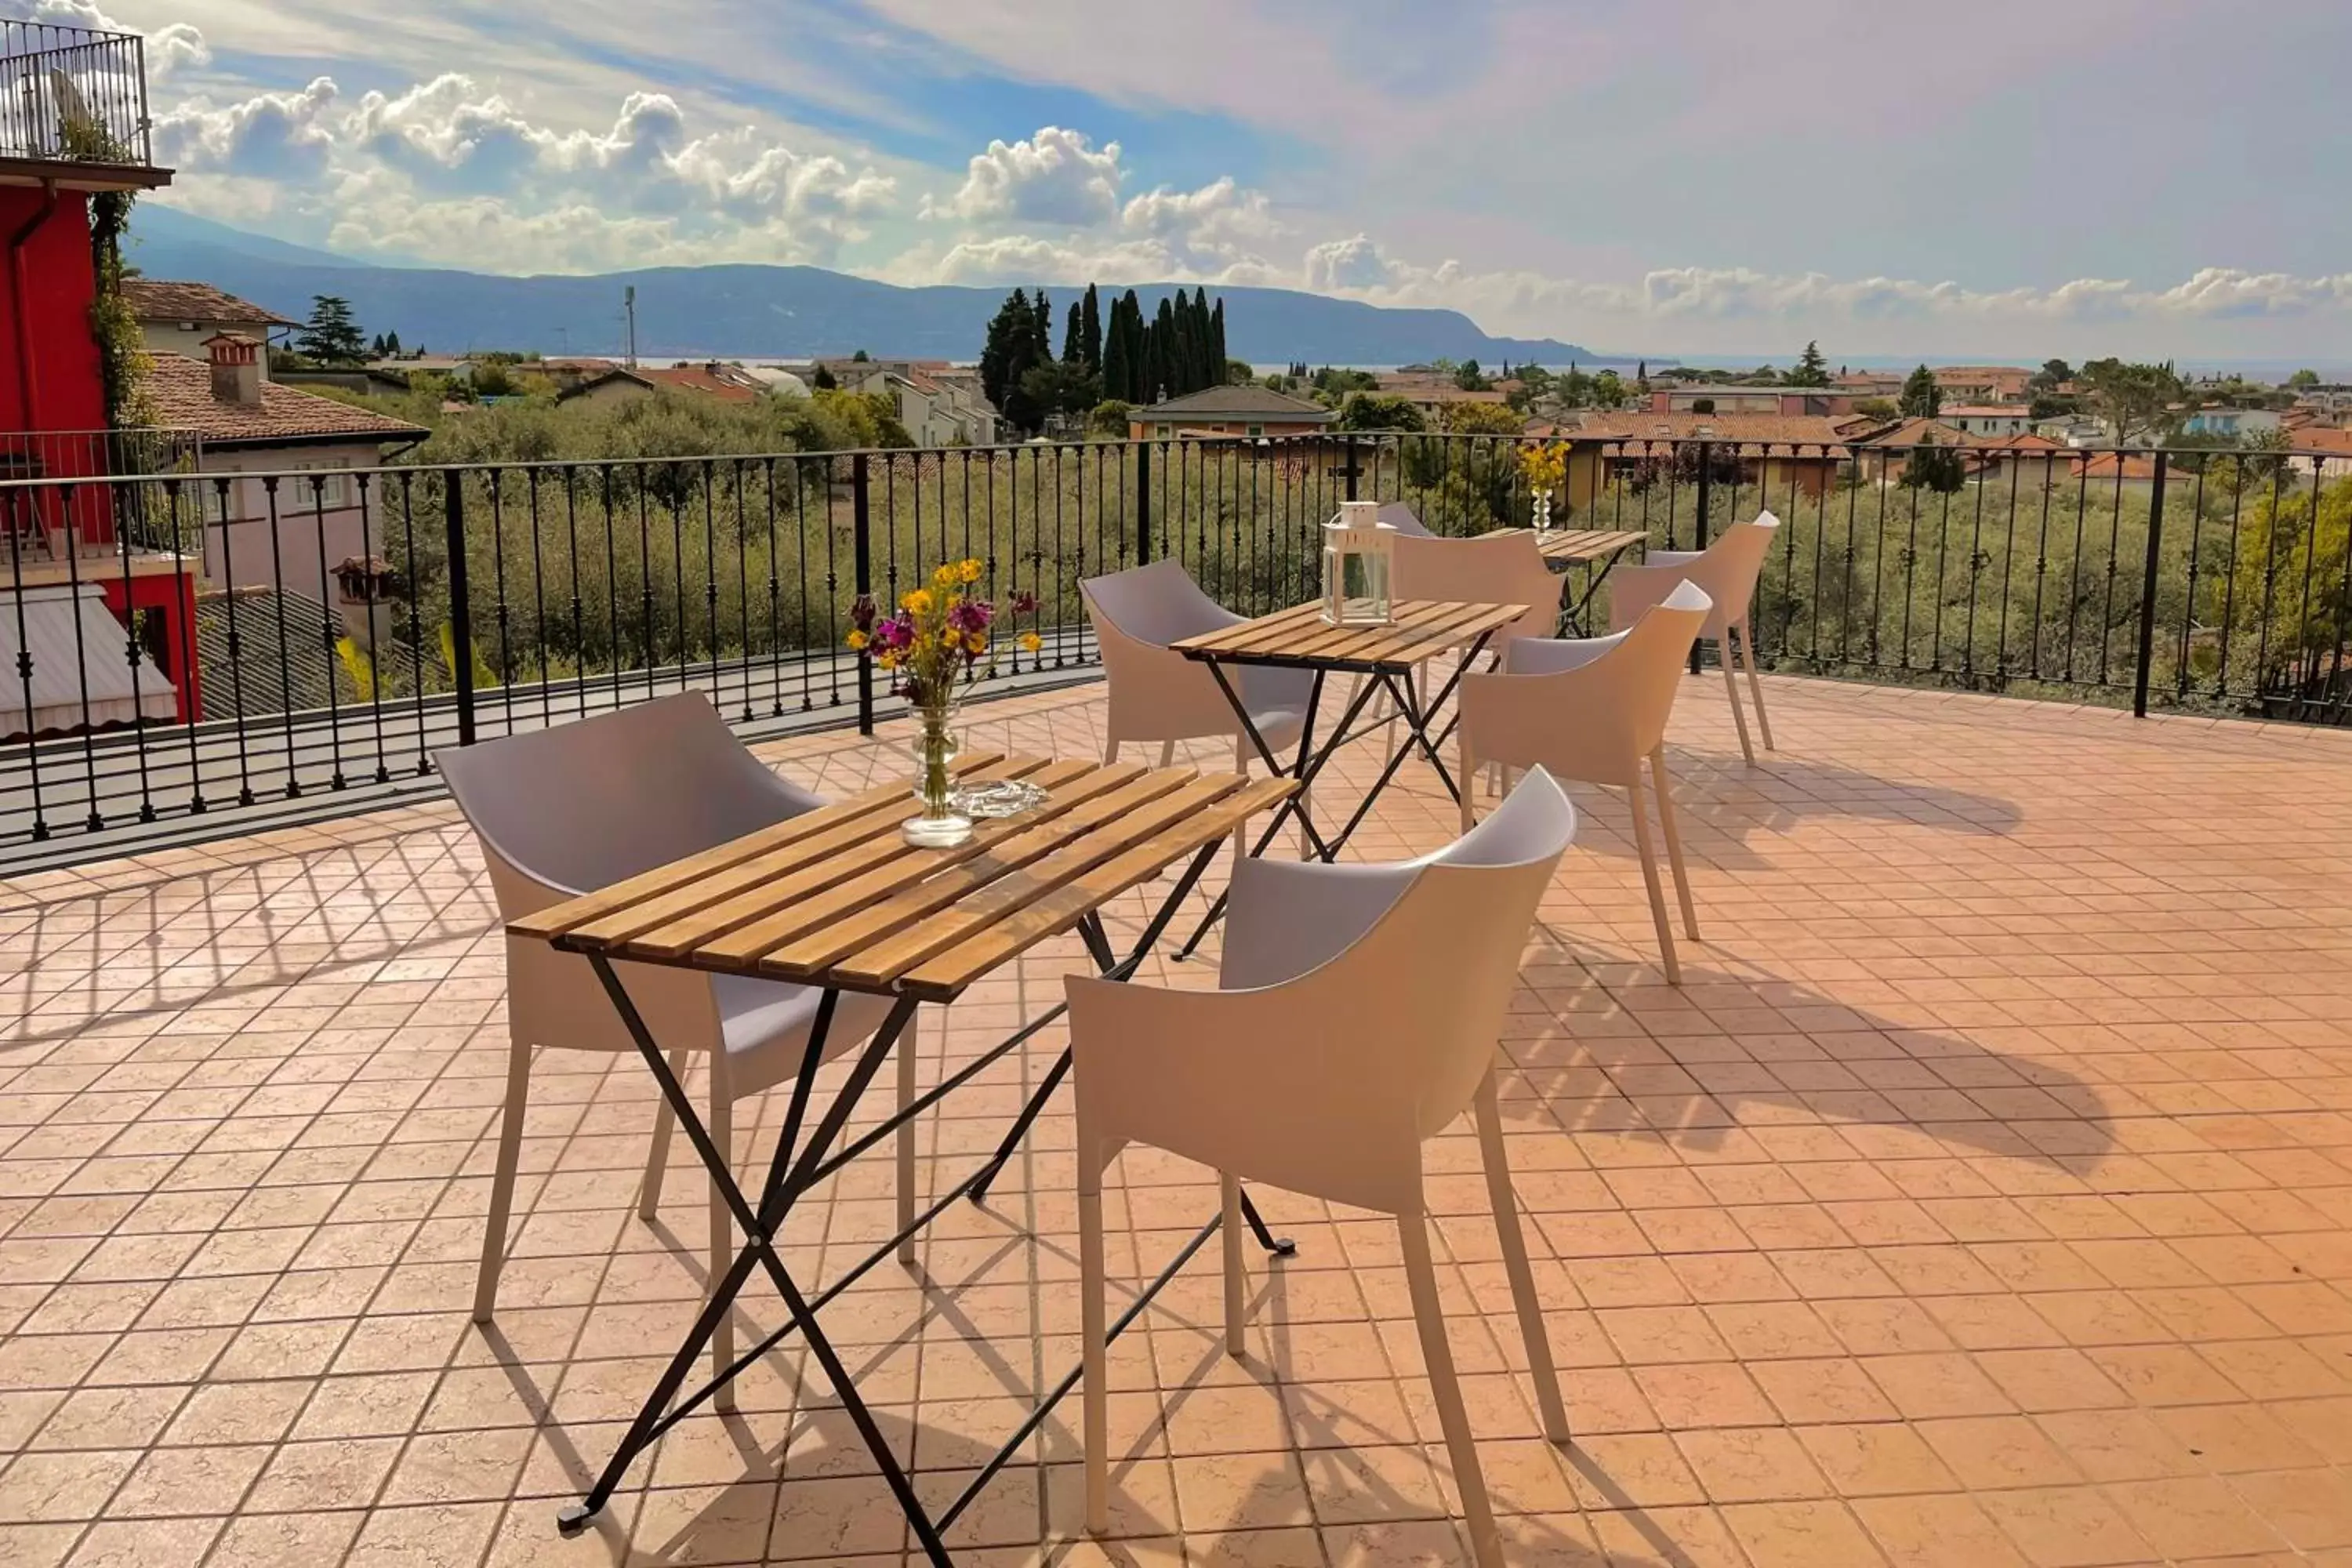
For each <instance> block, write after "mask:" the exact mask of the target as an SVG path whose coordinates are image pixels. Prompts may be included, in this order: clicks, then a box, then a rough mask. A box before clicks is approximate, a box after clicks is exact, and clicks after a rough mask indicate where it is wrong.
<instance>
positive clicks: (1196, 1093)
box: [1065, 772, 1576, 1568]
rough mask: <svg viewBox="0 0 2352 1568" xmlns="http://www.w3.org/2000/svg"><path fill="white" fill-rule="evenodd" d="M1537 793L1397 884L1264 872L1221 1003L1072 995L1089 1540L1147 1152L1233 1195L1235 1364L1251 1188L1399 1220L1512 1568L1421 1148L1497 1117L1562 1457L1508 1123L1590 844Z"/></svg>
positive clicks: (1426, 1340)
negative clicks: (1465, 1120)
mask: <svg viewBox="0 0 2352 1568" xmlns="http://www.w3.org/2000/svg"><path fill="white" fill-rule="evenodd" d="M1575 832H1576V812H1575V808H1574V807H1573V806H1571V805H1570V804H1569V800H1568V797H1567V795H1565V794H1564V793H1562V791H1561V790H1560V787H1559V785H1558V784H1555V783H1553V782H1552V780H1551V779H1550V778H1549V776H1547V775H1545V774H1544V773H1541V772H1535V773H1529V774H1528V777H1527V779H1526V780H1525V781H1524V782H1523V783H1522V784H1521V785H1520V786H1519V788H1518V789H1517V791H1516V792H1515V793H1514V794H1513V795H1512V796H1511V797H1510V799H1508V800H1507V801H1506V802H1505V803H1504V804H1503V805H1502V806H1501V807H1500V808H1498V809H1497V810H1496V812H1495V813H1494V814H1493V815H1492V816H1489V817H1488V818H1487V819H1486V822H1485V823H1483V824H1481V825H1480V826H1478V827H1477V828H1476V829H1475V831H1473V832H1471V833H1469V834H1466V835H1465V836H1464V837H1462V838H1461V839H1459V840H1458V841H1456V842H1455V843H1454V845H1452V846H1451V847H1448V848H1445V849H1444V850H1441V851H1439V852H1438V853H1437V854H1434V855H1432V856H1429V857H1427V858H1424V859H1421V860H1415V861H1410V862H1406V863H1404V864H1401V865H1389V866H1358V865H1324V864H1321V863H1319V862H1309V863H1305V864H1300V863H1297V862H1286V861H1278V860H1263V859H1261V860H1250V861H1247V862H1244V864H1243V866H1242V868H1240V870H1239V871H1238V872H1237V873H1236V874H1235V876H1234V882H1233V904H1232V915H1231V919H1230V923H1229V924H1228V925H1227V927H1226V931H1225V943H1224V953H1225V957H1224V961H1223V968H1222V971H1221V973H1220V975H1219V981H1218V984H1219V989H1218V990H1215V991H1164V990H1158V989H1154V988H1152V987H1149V986H1144V985H1140V984H1108V983H1097V982H1095V981H1092V980H1087V979H1082V978H1077V977H1072V978H1070V979H1068V980H1066V983H1065V984H1066V988H1067V994H1068V996H1069V1002H1070V1041H1071V1047H1072V1049H1073V1051H1074V1053H1075V1055H1076V1086H1077V1089H1076V1099H1077V1138H1078V1149H1077V1157H1078V1194H1079V1196H1078V1212H1079V1227H1080V1238H1079V1255H1080V1273H1081V1277H1082V1289H1083V1291H1084V1297H1085V1299H1084V1301H1083V1303H1082V1311H1081V1316H1082V1318H1083V1323H1084V1332H1085V1371H1084V1375H1085V1397H1084V1405H1085V1427H1086V1458H1087V1528H1088V1529H1090V1530H1093V1531H1097V1532H1100V1531H1102V1530H1104V1529H1105V1528H1106V1527H1107V1524H1108V1507H1109V1456H1108V1434H1107V1431H1106V1427H1105V1418H1106V1411H1107V1405H1106V1398H1107V1394H1106V1380H1107V1372H1106V1365H1105V1348H1104V1339H1105V1332H1106V1328H1105V1304H1104V1294H1103V1292H1104V1279H1103V1275H1104V1245H1103V1205H1102V1178H1103V1173H1104V1169H1105V1167H1106V1166H1107V1165H1108V1163H1109V1162H1110V1161H1111V1159H1112V1158H1113V1157H1114V1156H1116V1154H1117V1153H1118V1151H1119V1149H1120V1148H1121V1147H1123V1146H1124V1145H1125V1144H1127V1143H1129V1142H1139V1143H1148V1144H1150V1145H1152V1146H1153V1147H1155V1148H1160V1149H1164V1150H1167V1151H1168V1152H1171V1153H1174V1154H1177V1155H1179V1156H1181V1157H1182V1158H1186V1159H1191V1160H1195V1161H1199V1162H1200V1163H1203V1164H1206V1165H1209V1166H1212V1167H1213V1168H1214V1169H1215V1170H1216V1171H1217V1172H1218V1173H1219V1180H1220V1186H1221V1188H1222V1194H1223V1204H1224V1208H1223V1214H1224V1219H1223V1226H1222V1227H1221V1228H1222V1230H1223V1239H1224V1283H1225V1343H1226V1349H1227V1351H1228V1352H1230V1353H1232V1354H1234V1355H1236V1356H1238V1355H1240V1354H1241V1353H1242V1349H1243V1342H1244V1331H1245V1326H1244V1302H1245V1299H1246V1285H1247V1282H1246V1279H1245V1277H1244V1270H1243V1253H1242V1247H1241V1209H1240V1190H1241V1189H1240V1183H1241V1182H1242V1181H1243V1180H1244V1179H1246V1180H1250V1181H1256V1182H1264V1183H1267V1184H1272V1185H1274V1186H1277V1187H1285V1188H1288V1189H1289V1190H1291V1191H1294V1192H1299V1193H1304V1194H1309V1195H1311V1196H1315V1197H1319V1198H1323V1199H1326V1200H1328V1201H1329V1202H1333V1203H1342V1204H1350V1205H1357V1206H1360V1207H1364V1208H1370V1209H1376V1210H1380V1211H1381V1212H1384V1213H1387V1214H1391V1215H1395V1216H1396V1219H1397V1224H1398V1230H1399V1234H1400V1236H1401V1237H1402V1244H1403V1255H1404V1266H1405V1273H1406V1279H1407V1282H1408V1284H1409V1287H1410V1289H1411V1293H1412V1306H1413V1318H1414V1321H1415V1323H1416V1324H1417V1326H1418V1328H1419V1331H1420V1336H1421V1343H1422V1352H1423V1356H1424V1357H1425V1359H1426V1361H1427V1363H1428V1370H1429V1375H1430V1382H1431V1385H1432V1388H1433V1392H1434V1394H1435V1396H1436V1401H1437V1407H1438V1415H1439V1420H1440V1423H1441V1425H1442V1426H1443V1427H1444V1435H1445V1444H1446V1448H1447V1450H1448V1453H1449V1454H1450V1456H1451V1458H1452V1459H1453V1467H1454V1479H1455V1483H1456V1486H1457V1488H1458V1489H1459V1490H1460V1492H1461V1495H1462V1501H1463V1510H1464V1513H1465V1516H1466V1518H1467V1520H1468V1522H1469V1526H1470V1534H1471V1540H1472V1542H1473V1544H1474V1547H1475V1551H1476V1554H1477V1561H1478V1563H1480V1564H1481V1568H1496V1565H1498V1564H1499V1563H1501V1561H1502V1558H1501V1554H1500V1548H1499V1546H1498V1544H1497V1542H1496V1533H1495V1522H1494V1517H1493V1513H1492V1510H1491V1509H1490V1508H1489V1506H1488V1503H1487V1499H1486V1484H1485V1481H1484V1479H1482V1477H1481V1474H1480V1471H1479V1467H1478V1456H1477V1451H1476V1449H1475V1447H1474V1446H1473V1443H1472V1439H1471V1435H1470V1427H1469V1420H1468V1416H1467V1414H1466V1412H1465V1409H1464V1406H1463V1403H1462V1394H1461V1388H1460V1385H1459V1384H1458V1383H1457V1381H1456V1379H1455V1376H1454V1363H1453V1355H1452V1352H1451V1350H1450V1349H1449V1347H1448V1345H1447V1342H1446V1335H1445V1321H1444V1308H1443V1306H1442V1305H1441V1303H1440V1301H1439V1300H1438V1295H1437V1279H1436V1273H1435V1268H1434V1265H1433V1261H1432V1258H1431V1254H1430V1246H1429V1230H1428V1225H1427V1218H1426V1213H1427V1211H1426V1205H1425V1201H1424V1197H1423V1181H1422V1172H1423V1166H1422V1154H1421V1151H1422V1145H1423V1142H1426V1141H1427V1140H1428V1139H1430V1138H1432V1137H1433V1136H1434V1135H1436V1134H1437V1133H1438V1132H1439V1131H1442V1130H1444V1128H1445V1127H1446V1126H1447V1125H1448V1124H1449V1123H1450V1122H1452V1121H1454V1118H1455V1117H1456V1116H1457V1115H1459V1114H1460V1113H1461V1111H1462V1110H1464V1108H1465V1106H1475V1111H1476V1122H1477V1130H1478V1139H1479V1144H1480V1152H1481V1155H1482V1158H1483V1163H1485V1165H1486V1188H1487V1195H1488V1198H1489V1201H1490V1202H1491V1204H1492V1205H1493V1207H1494V1211H1495V1221H1496V1227H1497V1229H1498V1230H1499V1231H1500V1232H1501V1238H1502V1251H1503V1258H1504V1263H1505V1268H1506V1272H1507V1275H1508V1278H1509V1281H1510V1286H1511V1295H1512V1300H1513V1302H1514V1305H1515V1307H1516V1309H1517V1315H1518V1320H1519V1328H1520V1331H1521V1332H1522V1333H1523V1334H1524V1335H1525V1337H1526V1340H1527V1350H1528V1373H1529V1375H1530V1377H1531V1378H1532V1379H1533V1380H1534V1383H1535V1386H1536V1394H1537V1402H1538V1406H1539V1408H1540V1409H1541V1411H1542V1413H1543V1424H1544V1432H1545V1435H1546V1436H1549V1437H1550V1438H1551V1439H1552V1440H1553V1441H1555V1442H1565V1441H1566V1440H1567V1438H1568V1413H1567V1408H1566V1406H1565V1405H1563V1404H1562V1403H1561V1400H1560V1395H1559V1377H1558V1374H1557V1373H1556V1372H1555V1371H1554V1368H1553V1363H1552V1359H1551V1351H1550V1347H1549V1343H1548V1341H1547V1337H1546V1334H1545V1330H1544V1321H1543V1311H1542V1304H1541V1303H1540V1302H1539V1301H1538V1300H1537V1298H1536V1289H1535V1279H1534V1275H1533V1273H1532V1271H1531V1270H1530V1268H1529V1267H1528V1255H1527V1246H1526V1242H1525V1239H1524V1237H1522V1236H1521V1234H1520V1230H1519V1221H1518V1212H1517V1205H1516V1202H1515V1201H1514V1199H1513V1197H1512V1194H1511V1181H1510V1171H1509V1168H1508V1166H1507V1164H1506V1163H1505V1159H1504V1151H1503V1133H1502V1119H1501V1115H1500V1112H1499V1109H1498V1107H1497V1104H1496V1090H1495V1063H1496V1036H1497V1033H1498V1032H1499V1030H1500V1028H1501V1025H1502V1021H1503V1017H1504V1014H1505V1011H1506V1009H1507V1006H1508V1005H1509V999H1510V993H1511V987H1512V985H1513V984H1514V982H1515V981H1516V980H1517V974H1518V969H1519V959H1520V954H1521V952H1522V951H1523V950H1524V948H1525V946H1526V944H1527V942H1528V934H1529V932H1530V930H1531V929H1532V926H1533V923H1534V921H1535V915H1536V909H1537V904H1538V900H1540V899H1541V898H1542V896H1543V893H1544V890H1545V889H1546V887H1547V886H1548V885H1549V882H1550V879H1551V876H1552V872H1553V869H1554V868H1556V867H1557V866H1558V865H1559V858H1560V856H1561V854H1562V853H1563V852H1564V851H1565V850H1566V849H1567V847H1568V845H1569V842H1570V839H1571V838H1573V837H1575Z"/></svg>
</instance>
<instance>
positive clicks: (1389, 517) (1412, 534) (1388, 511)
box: [1381, 500, 1437, 539]
mask: <svg viewBox="0 0 2352 1568" xmlns="http://www.w3.org/2000/svg"><path fill="white" fill-rule="evenodd" d="M1381 521H1382V522H1385V523H1387V524H1388V525H1389V526H1390V527H1391V528H1393V529H1395V530H1396V531H1398V532H1399V533H1402V534H1403V535H1404V536H1405V537H1406V538H1407V539H1435V538H1436V537H1437V535H1435V534H1433V533H1432V532H1430V531H1429V530H1428V529H1426V528H1423V526H1422V524H1421V514H1420V513H1419V512H1416V511H1414V510H1412V507H1410V506H1408V505H1406V504H1405V503H1404V502H1403V501H1401V500H1384V501H1382V502H1381Z"/></svg>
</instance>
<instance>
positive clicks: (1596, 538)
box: [1536, 528, 1650, 637]
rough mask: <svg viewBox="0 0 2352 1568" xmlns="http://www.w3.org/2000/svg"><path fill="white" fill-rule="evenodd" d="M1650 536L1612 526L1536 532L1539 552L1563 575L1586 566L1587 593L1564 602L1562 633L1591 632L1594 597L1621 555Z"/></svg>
mask: <svg viewBox="0 0 2352 1568" xmlns="http://www.w3.org/2000/svg"><path fill="white" fill-rule="evenodd" d="M1649 537H1650V536H1649V535H1648V534H1646V533H1643V532H1641V531H1637V530H1633V529H1609V528H1555V529H1550V530H1548V531H1538V533H1537V534H1536V552H1537V553H1538V554H1539V555H1541V556H1542V557H1543V558H1544V563H1545V564H1546V565H1548V566H1550V567H1551V568H1553V569H1554V570H1555V571H1558V572H1559V573H1560V574H1562V575H1563V576H1565V575H1566V574H1568V572H1569V571H1570V568H1572V567H1577V566H1581V567H1583V568H1584V569H1585V577H1584V592H1582V593H1581V594H1579V595H1576V599H1575V602H1574V603H1572V604H1562V605H1560V610H1559V629H1560V630H1561V632H1562V633H1568V632H1574V633H1575V634H1577V635H1578V636H1579V637H1583V636H1586V635H1588V633H1589V628H1588V627H1587V626H1586V625H1585V620H1584V612H1585V611H1586V609H1588V608H1589V607H1590V606H1591V604H1592V596H1593V595H1595V594H1598V593H1599V592H1601V581H1602V580H1603V579H1604V578H1606V577H1607V576H1608V575H1609V573H1610V569H1611V568H1612V567H1614V566H1615V565H1616V564H1617V558H1618V557H1619V556H1621V555H1622V554H1624V553H1625V552H1626V551H1628V550H1630V549H1632V548H1633V546H1634V545H1636V544H1641V543H1643V542H1645V541H1647V540H1648V538H1649Z"/></svg>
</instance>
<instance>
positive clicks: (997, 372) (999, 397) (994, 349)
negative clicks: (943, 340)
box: [980, 289, 1029, 412]
mask: <svg viewBox="0 0 2352 1568" xmlns="http://www.w3.org/2000/svg"><path fill="white" fill-rule="evenodd" d="M1028 334H1029V301H1028V300H1026V299H1024V297H1023V296H1022V293H1021V290H1020V289H1014V290H1013V292H1012V293H1010V294H1008V295H1006V296H1005V297H1004V303H1003V305H1001V306H999V307H998V308H997V311H996V315H995V318H994V319H993V320H992V321H990V322H989V323H988V342H987V345H986V346H985V347H983V348H982V350H981V351H980V388H981V391H982V393H983V394H985V395H987V398H988V401H989V402H990V403H992V404H993V405H995V406H996V407H997V409H998V410H999V411H1000V412H1001V411H1002V410H1003V407H1004V398H1005V395H1006V393H1007V392H1008V391H1010V390H1011V387H1012V384H1013V381H1014V380H1015V379H1017V377H1018V374H1019V373H1018V372H1017V371H1015V370H1013V360H1014V358H1015V356H1016V354H1017V353H1018V349H1019V345H1020V344H1021V343H1023V342H1025V341H1026V340H1027V338H1028Z"/></svg>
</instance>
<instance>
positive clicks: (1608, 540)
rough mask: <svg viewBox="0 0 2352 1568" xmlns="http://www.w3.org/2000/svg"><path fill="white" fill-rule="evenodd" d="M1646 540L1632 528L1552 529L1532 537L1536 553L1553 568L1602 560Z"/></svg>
mask: <svg viewBox="0 0 2352 1568" xmlns="http://www.w3.org/2000/svg"><path fill="white" fill-rule="evenodd" d="M1648 537H1649V535H1648V534H1646V533H1643V532H1640V531H1636V530H1633V529H1608V528H1556V529H1553V530H1552V531H1550V532H1549V533H1538V534H1537V535H1536V551H1537V553H1538V554H1540V555H1541V556H1542V557H1543V558H1544V559H1545V560H1547V561H1549V562H1551V563H1554V564H1556V565H1567V564H1575V563H1582V562H1588V561H1605V560H1607V559H1608V558H1609V557H1610V556H1612V555H1614V554H1616V553H1617V552H1620V551H1622V550H1626V549H1630V548H1631V547H1633V545H1636V544H1639V543H1641V542H1643V540H1645V539H1647V538H1648Z"/></svg>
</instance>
